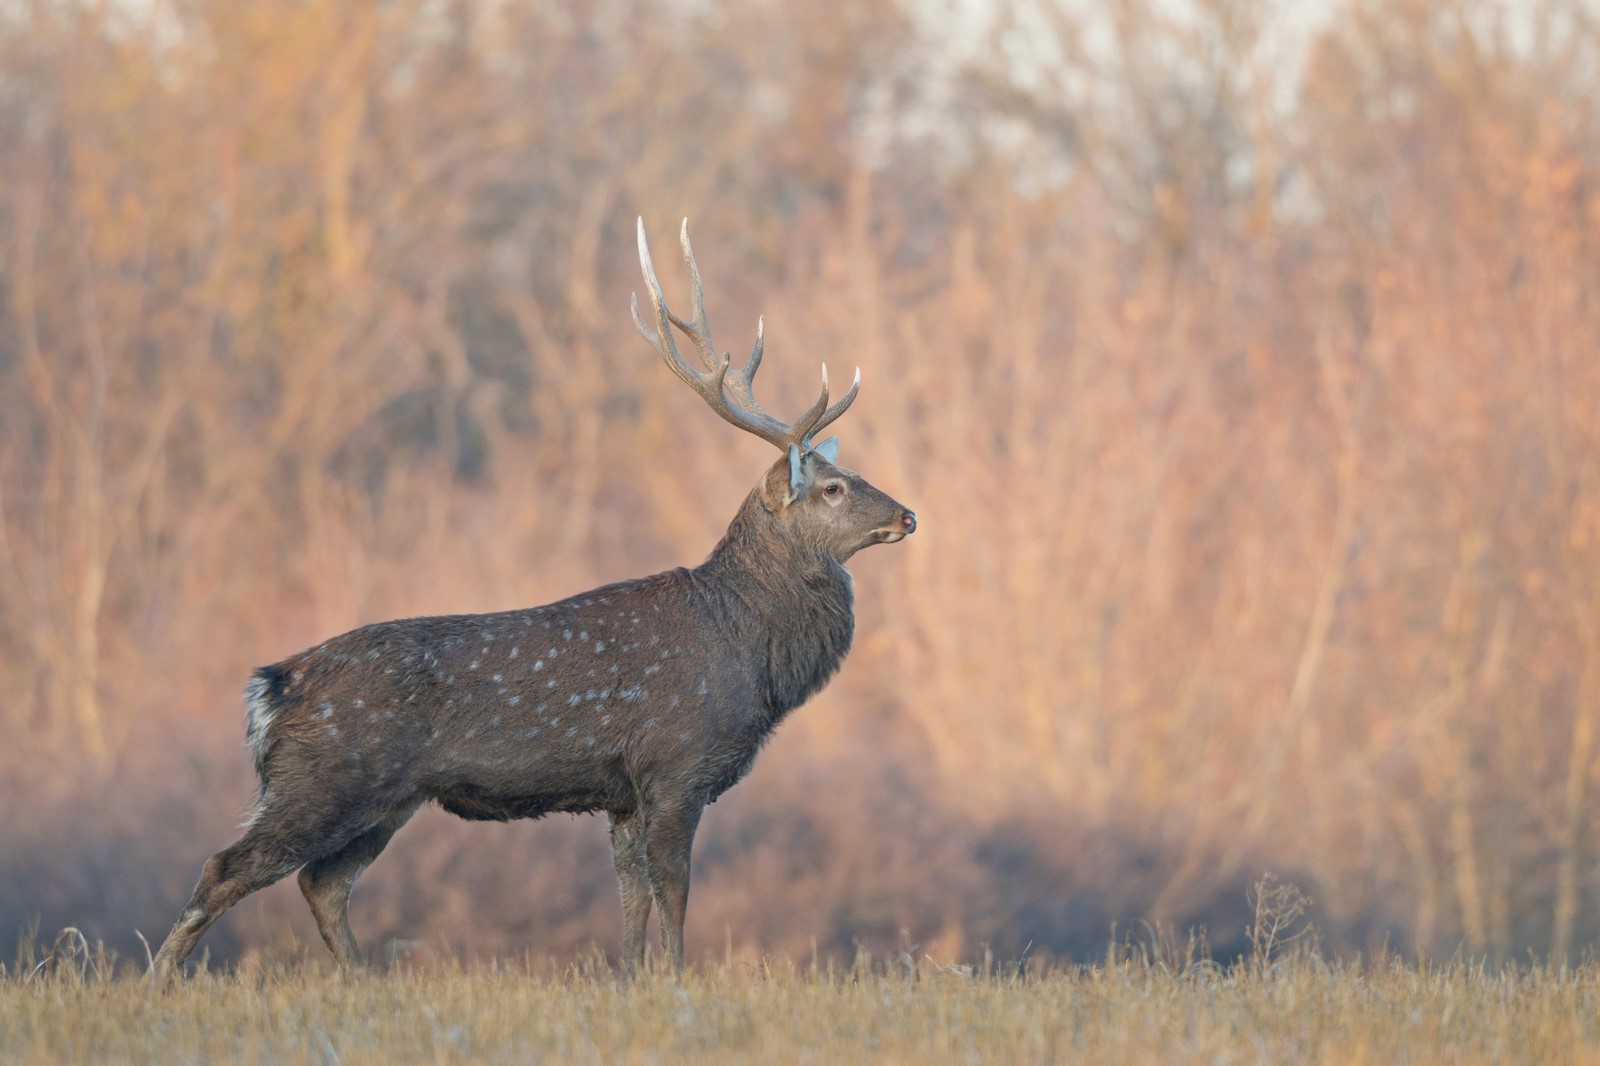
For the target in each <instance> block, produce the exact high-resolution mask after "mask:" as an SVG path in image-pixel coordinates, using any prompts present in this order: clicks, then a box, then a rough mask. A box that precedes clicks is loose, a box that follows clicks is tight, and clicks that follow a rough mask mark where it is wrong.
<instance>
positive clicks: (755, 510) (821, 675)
mask: <svg viewBox="0 0 1600 1066" xmlns="http://www.w3.org/2000/svg"><path fill="white" fill-rule="evenodd" d="M795 527H796V523H795V522H793V521H792V520H786V519H785V517H784V516H783V515H779V514H775V513H773V512H772V511H770V510H768V509H767V507H766V505H765V504H764V503H763V502H762V500H761V494H760V489H759V488H758V489H757V490H756V491H755V492H752V493H751V494H750V496H749V498H748V499H746V500H745V502H744V506H743V507H742V508H740V510H739V514H738V515H737V516H736V517H735V518H734V520H733V523H732V524H731V525H730V526H729V527H728V532H727V534H726V535H725V536H724V537H723V538H722V542H721V543H720V544H718V545H717V547H716V549H715V550H713V551H712V553H711V557H710V558H708V559H707V560H706V561H705V563H704V564H703V565H701V566H700V567H699V568H698V569H696V570H695V571H694V574H695V576H696V578H697V579H698V580H697V584H698V585H699V586H700V587H701V589H702V590H703V591H704V592H705V593H706V594H707V595H709V596H711V597H714V598H715V599H716V600H717V601H718V606H719V607H720V608H721V610H719V611H714V612H713V614H714V616H715V617H718V618H719V621H720V622H721V623H722V624H724V625H726V626H727V627H728V629H729V632H728V637H729V639H730V640H731V641H734V642H736V644H737V645H738V646H742V647H746V648H749V649H751V651H752V652H753V653H754V654H755V655H756V656H757V657H758V661H759V664H760V665H761V666H762V667H763V668H764V676H763V681H764V686H763V687H764V689H765V696H766V704H767V706H766V708H765V710H766V713H767V715H768V716H769V724H773V725H775V724H776V723H777V722H778V720H779V719H780V718H782V717H783V715H784V714H785V713H787V712H788V711H790V710H793V709H794V708H795V707H798V706H799V705H800V704H802V703H804V702H805V701H806V700H807V699H808V698H809V697H810V696H811V695H812V694H813V693H814V692H816V691H817V690H818V689H820V688H821V687H822V686H823V685H824V684H826V683H827V681H828V679H829V678H830V677H832V676H833V675H834V673H835V672H836V671H837V670H838V669H839V664H840V663H841V662H842V661H843V660H844V657H845V655H846V653H848V652H849V651H850V640H851V638H852V636H853V635H854V633H855V611H854V604H855V594H854V587H853V582H852V581H851V579H850V573H849V571H847V570H846V569H845V568H844V564H842V563H840V562H839V561H838V560H837V559H834V558H832V557H830V556H829V555H827V554H826V553H825V552H823V551H822V550H820V549H819V548H818V547H816V546H815V545H813V544H807V543H803V542H802V541H801V540H800V538H798V537H796V536H795V535H794V533H795Z"/></svg>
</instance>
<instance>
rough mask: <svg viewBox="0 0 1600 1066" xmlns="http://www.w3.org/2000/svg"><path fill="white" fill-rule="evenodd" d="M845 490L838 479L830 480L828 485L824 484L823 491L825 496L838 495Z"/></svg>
mask: <svg viewBox="0 0 1600 1066" xmlns="http://www.w3.org/2000/svg"><path fill="white" fill-rule="evenodd" d="M843 492H844V486H843V485H841V484H839V483H838V482H837V481H830V482H828V483H827V484H826V485H824V486H822V493H823V495H825V496H838V495H841V494H842V493H843Z"/></svg>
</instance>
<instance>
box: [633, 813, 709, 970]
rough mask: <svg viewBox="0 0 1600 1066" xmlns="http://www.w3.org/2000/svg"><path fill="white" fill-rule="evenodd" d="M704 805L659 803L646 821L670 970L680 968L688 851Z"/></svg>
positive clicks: (648, 858)
mask: <svg viewBox="0 0 1600 1066" xmlns="http://www.w3.org/2000/svg"><path fill="white" fill-rule="evenodd" d="M703 807H704V805H703V804H702V803H701V802H700V801H699V800H698V799H693V800H685V801H681V802H679V803H676V804H673V805H664V804H663V805H660V806H657V807H655V809H653V810H652V811H651V812H650V816H649V820H648V822H647V824H646V825H645V861H646V865H647V868H648V871H649V875H650V894H651V896H653V897H654V899H655V904H656V910H657V913H659V914H660V915H661V955H662V957H663V958H664V959H665V961H666V965H667V968H668V969H669V970H671V971H672V972H673V973H677V972H679V971H681V970H682V969H683V919H684V915H685V914H686V913H687V912H688V909H689V851H690V848H691V847H692V846H693V845H694V831H695V829H696V828H697V827H698V826H699V824H700V812H701V810H702V809H703Z"/></svg>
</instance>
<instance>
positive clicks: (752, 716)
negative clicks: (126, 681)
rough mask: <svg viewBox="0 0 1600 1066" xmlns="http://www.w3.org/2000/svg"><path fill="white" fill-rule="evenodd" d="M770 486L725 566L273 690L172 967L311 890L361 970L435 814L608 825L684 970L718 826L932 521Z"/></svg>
mask: <svg viewBox="0 0 1600 1066" xmlns="http://www.w3.org/2000/svg"><path fill="white" fill-rule="evenodd" d="M801 470H802V474H803V484H802V485H801V486H800V491H799V492H798V494H797V495H795V496H794V498H792V499H791V498H790V497H791V485H790V464H789V460H788V459H781V460H779V461H778V463H777V464H775V465H774V466H773V467H772V468H771V469H770V470H768V472H767V474H766V475H765V476H764V477H763V478H762V480H761V483H760V484H759V485H757V487H756V488H755V490H753V491H752V492H751V494H750V496H749V498H748V499H746V500H745V502H744V506H743V507H742V508H741V509H740V511H739V513H738V515H737V516H736V517H735V518H734V520H733V523H732V524H731V525H730V526H729V528H728V532H727V535H726V536H725V537H724V538H723V540H722V542H721V543H720V544H718V545H717V547H716V549H715V550H714V551H713V552H712V553H711V556H710V558H708V559H707V560H706V562H705V563H704V564H702V565H701V566H699V567H696V568H694V569H677V570H671V571H668V572H666V573H662V574H657V575H655V576H653V577H647V578H641V579H638V580H635V581H626V582H622V583H621V584H616V585H608V586H605V587H604V588H598V589H595V590H593V591H591V592H586V593H583V594H582V595H579V596H574V597H572V598H570V599H566V600H562V601H560V602H558V603H553V604H550V605H548V606H544V607H535V608H531V609H529V610H523V611H509V612H506V613H502V614H487V615H460V616H453V617H439V618H412V619H406V620H402V621H394V622H382V623H378V624H376V625H369V626H364V627H362V628H360V629H357V630H354V631H352V632H349V633H346V634H344V635H342V636H338V637H335V638H333V639H332V640H329V641H327V642H326V643H324V644H321V645H319V646H317V647H316V648H313V649H311V650H309V651H305V652H302V653H300V654H299V655H295V656H292V657H290V658H288V659H285V660H284V661H282V662H280V663H276V664H274V665H272V666H267V667H263V668H262V669H260V670H258V671H256V673H255V675H254V677H253V678H252V679H251V682H250V685H249V687H248V688H247V689H246V701H247V736H248V740H249V743H250V745H251V747H252V748H253V750H254V752H255V757H256V768H257V771H258V774H259V776H260V779H261V786H260V795H259V797H258V801H257V806H256V811H255V813H254V815H253V816H252V818H251V820H250V822H249V824H248V827H247V830H246V832H245V834H244V836H243V838H241V839H240V840H239V841H238V842H237V843H235V844H233V845H232V846H230V847H228V848H227V849H225V850H223V851H221V852H219V853H218V854H216V855H215V856H213V857H212V858H211V860H210V861H209V862H207V863H206V865H205V869H204V871H203V873H202V876H201V878H200V882H199V884H198V885H197V886H196V887H195V890H194V895H193V897H192V899H191V900H190V902H189V905H188V906H187V907H186V908H185V910H184V912H183V914H182V915H181V916H180V918H179V920H178V923H177V925H176V926H175V927H174V928H173V930H172V932H171V933H170V934H169V935H168V937H167V940H166V941H165V942H164V943H163V944H162V947H161V950H160V951H159V953H158V954H157V956H156V958H155V964H154V967H153V969H154V972H156V973H158V974H167V973H171V972H173V971H174V970H175V969H176V968H177V967H178V966H180V965H181V964H182V963H183V961H184V959H186V958H187V957H188V955H189V953H190V952H191V951H192V950H193V948H194V945H195V943H196V942H197V941H198V940H199V939H200V937H201V935H202V934H203V933H204V932H205V931H206V929H207V928H209V926H210V925H211V923H212V922H214V921H215V920H216V919H217V917H218V916H220V915H221V914H222V913H223V912H224V911H226V910H227V909H228V908H229V907H230V906H232V905H233V904H234V903H236V902H238V901H239V900H240V899H242V898H243V897H244V896H246V895H248V894H250V893H251V892H254V891H256V890H257V889H260V888H263V887H265V886H266V885H269V884H271V883H273V882H274V881H277V880H278V879H280V878H282V877H284V876H286V875H287V874H289V873H291V872H293V871H294V870H297V869H298V870H299V871H300V878H299V880H300V887H301V889H302V891H303V892H304V893H305V896H306V899H307V901H308V902H309V903H310V905H311V909H312V912H313V913H314V915H315V916H316V920H317V925H318V928H319V930H320V931H321V933H322V937H323V940H324V941H325V942H326V943H327V945H328V947H329V949H330V950H331V951H332V952H333V954H334V956H335V958H336V959H337V960H338V962H339V963H340V964H341V965H352V964H355V963H357V962H359V961H360V951H359V949H358V947H357V945H356V942H355V938H354V936H353V935H352V934H351V931H350V924H349V919H348V915H347V910H348V904H349V897H350V891H351V887H352V886H353V885H354V883H355V880H356V878H357V877H358V876H359V875H360V873H361V871H362V870H363V869H365V868H366V866H367V865H368V864H370V863H371V862H372V861H373V859H375V858H376V857H377V855H378V853H379V852H381V851H382V850H383V848H384V846H385V845H386V844H387V843H388V841H389V839H390V837H391V836H392V835H393V834H394V832H395V831H396V830H398V829H399V828H400V827H401V826H402V825H404V824H405V822H406V820H407V819H408V818H409V817H410V816H411V814H412V813H413V812H414V811H415V810H416V809H417V807H418V806H420V805H421V804H423V803H425V802H428V801H430V800H432V801H434V802H437V803H438V804H439V805H440V806H442V807H443V808H444V809H445V810H447V811H450V812H451V813H453V814H456V815H459V816H461V817H462V818H468V819H479V820H483V819H489V820H506V819H511V818H536V817H539V816H540V815H543V814H548V813H550V812H552V811H567V812H585V811H605V812H607V814H608V815H609V816H610V819H611V839H612V847H613V856H614V859H615V864H616V869H617V876H618V881H619V883H620V887H621V894H622V903H623V914H624V936H623V960H624V962H625V964H626V965H627V966H628V967H629V968H630V969H637V968H638V967H639V966H640V965H641V964H642V963H643V960H644V950H645V941H644V927H645V920H646V918H647V917H648V915H649V912H650V907H651V904H652V901H653V902H654V904H655V906H657V907H659V908H660V913H661V918H662V922H661V930H662V933H661V935H662V948H663V953H664V955H665V956H666V959H667V961H668V963H669V964H670V965H671V966H673V967H677V966H679V965H681V963H682V959H683V920H684V911H685V907H686V905H687V900H688V890H689V852H690V846H691V844H692V842H693V840H694V833H695V828H696V826H697V825H698V823H699V820H700V812H701V810H702V809H703V808H704V806H705V805H706V804H707V803H710V802H711V801H713V800H715V799H716V798H717V797H718V796H719V795H721V794H722V793H723V792H724V791H726V790H727V789H728V788H729V787H731V786H732V785H733V784H734V783H735V782H736V781H738V780H739V779H740V778H741V777H743V776H744V774H745V773H746V771H748V770H749V768H750V764H751V763H752V761H753V760H754V759H755V755H756V752H757V751H758V750H759V748H760V746H761V744H762V743H763V742H764V741H765V740H766V738H767V736H768V735H770V733H771V732H772V730H773V728H774V727H775V726H776V725H777V724H778V722H779V721H781V720H782V718H783V716H784V715H785V714H787V713H788V712H789V711H790V710H792V709H794V708H795V707H797V706H799V705H800V704H801V703H803V702H804V701H805V700H806V699H807V698H809V697H810V696H811V695H812V694H813V693H814V692H816V691H817V690H818V689H820V688H821V687H822V686H823V685H824V684H825V683H826V682H827V681H828V679H829V678H830V677H832V676H833V674H834V673H835V671H837V670H838V668H839V664H840V662H841V661H842V660H843V659H844V656H845V654H846V653H847V652H848V651H849V650H850V641H851V637H852V635H853V631H854V614H853V607H852V601H853V596H852V586H851V579H850V575H849V574H848V572H847V571H846V570H845V567H844V564H845V562H846V561H847V560H848V559H849V558H850V556H851V555H853V554H854V553H855V552H856V551H858V550H859V549H861V548H863V547H866V546H867V545H869V544H875V543H884V542H889V541H894V540H899V539H901V538H902V537H903V536H905V535H906V534H907V533H909V532H911V530H912V529H914V528H915V517H914V516H913V515H911V513H910V512H908V511H907V510H906V509H905V508H903V507H902V506H901V505H900V504H898V503H896V502H895V501H893V500H891V499H890V498H889V497H888V496H886V495H884V494H883V493H881V492H879V491H878V490H877V489H875V488H873V487H872V486H871V485H869V484H867V482H865V481H864V480H862V479H861V478H860V477H859V476H857V475H855V474H853V473H851V472H849V471H846V470H843V469H840V468H838V467H836V466H832V465H830V464H829V463H827V462H826V461H824V460H823V459H822V458H821V457H820V456H819V455H817V454H816V453H814V452H807V453H806V454H805V456H804V459H803V461H802V464H801Z"/></svg>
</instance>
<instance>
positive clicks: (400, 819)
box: [299, 806, 416, 970]
mask: <svg viewBox="0 0 1600 1066" xmlns="http://www.w3.org/2000/svg"><path fill="white" fill-rule="evenodd" d="M415 810H416V807H415V806H412V807H408V808H405V809H404V810H400V811H396V812H395V813H394V814H391V815H389V816H388V817H387V818H385V819H384V820H383V821H381V822H379V823H378V824H377V825H375V826H373V827H372V828H370V829H368V830H366V831H365V832H363V833H360V834H358V835H357V836H356V838H355V839H354V840H352V841H350V843H348V844H346V845H345V846H344V847H342V848H340V849H339V850H338V851H335V852H333V853H332V854H331V855H324V856H323V857H322V858H320V859H315V860H313V861H312V862H309V863H307V864H306V865H305V866H303V867H301V869H300V877H299V881H300V891H301V893H302V894H303V895H304V896H305V897H306V902H307V903H309V904H311V914H312V916H313V917H315V918H316V920H317V931H318V932H319V933H321V934H322V942H323V943H324V944H326V945H328V950H329V951H331V952H333V958H334V961H335V962H336V963H338V965H339V968H340V969H341V970H350V969H355V968H357V967H361V966H364V965H366V959H365V956H363V955H362V953H361V948H360V946H359V945H358V944H357V943H356V937H355V934H354V933H353V932H351V931H350V892H351V890H352V889H354V888H355V885H356V878H358V877H360V876H361V873H362V871H363V870H365V869H366V868H367V867H368V866H371V865H372V862H373V860H374V859H376V858H377V857H378V855H379V853H380V852H382V851H383V849H384V848H385V847H386V846H387V845H388V843H389V841H390V839H391V838H392V837H393V836H394V835H395V833H396V832H398V831H399V829H400V827H401V826H403V825H405V824H406V822H407V820H409V819H410V817H411V815H412V812H414V811H415Z"/></svg>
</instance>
